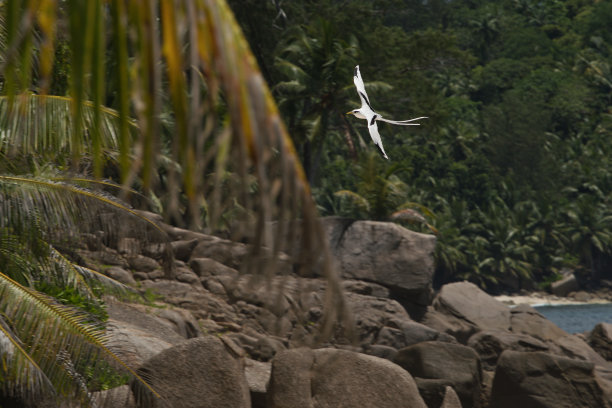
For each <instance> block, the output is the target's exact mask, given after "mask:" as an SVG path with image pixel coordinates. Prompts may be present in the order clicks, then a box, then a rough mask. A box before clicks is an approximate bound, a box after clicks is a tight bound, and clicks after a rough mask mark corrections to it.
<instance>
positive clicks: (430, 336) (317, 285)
mask: <svg viewBox="0 0 612 408" xmlns="http://www.w3.org/2000/svg"><path fill="white" fill-rule="evenodd" d="M158 221H159V220H158ZM323 222H324V225H325V229H326V231H327V235H328V237H329V241H330V245H331V249H332V253H333V255H334V257H335V259H336V260H337V261H338V268H339V269H340V272H341V276H342V278H343V281H342V286H343V289H344V296H345V300H346V304H347V307H348V309H349V310H350V314H349V315H350V316H351V321H350V322H348V321H347V322H339V324H338V327H343V328H344V329H347V330H343V331H342V333H340V332H338V333H335V334H334V335H333V336H332V337H331V338H327V339H323V340H322V339H320V338H319V334H320V330H319V323H320V322H321V319H322V316H323V314H324V313H326V305H325V289H326V281H325V279H323V278H321V277H318V276H316V273H315V274H313V275H312V276H302V275H300V276H298V275H296V274H293V273H292V271H291V267H290V257H287V259H288V261H287V268H281V272H282V273H281V274H279V275H276V276H274V277H265V276H259V275H257V274H253V273H245V268H244V263H245V262H249V257H248V254H249V248H248V246H247V245H245V244H243V243H238V242H232V241H229V240H225V239H221V238H218V237H214V236H210V235H205V234H201V233H196V232H192V231H188V230H182V229H178V228H174V227H170V226H168V225H164V224H163V223H161V222H160V225H162V226H163V228H164V230H165V231H166V233H167V234H168V236H169V238H170V244H169V245H170V248H171V249H172V255H173V260H172V261H171V262H173V264H172V266H173V268H168V267H167V262H168V254H167V248H165V246H164V245H163V244H151V243H147V242H146V241H143V240H141V239H140V238H139V237H138V236H137V235H134V234H132V236H130V234H127V235H128V236H125V237H123V238H119V239H118V240H117V241H116V242H114V243H113V245H112V246H113V248H110V247H108V246H106V245H104V244H103V243H102V241H101V240H100V239H99V237H97V236H95V235H92V236H89V238H88V239H84V240H83V247H82V248H80V249H79V250H78V251H76V252H75V256H76V257H77V258H78V259H79V261H80V262H82V263H83V264H85V265H87V266H89V267H92V268H94V269H97V270H100V271H102V272H104V273H106V274H107V275H108V276H111V277H113V278H114V279H117V280H119V281H121V282H124V283H126V284H128V285H131V286H133V287H134V288H137V290H139V291H141V292H143V293H146V294H147V295H151V294H154V295H155V296H157V298H156V299H155V300H154V301H152V302H150V303H149V304H146V303H144V304H143V303H131V304H128V303H125V302H121V301H113V302H109V303H108V305H109V306H108V312H109V316H110V318H109V321H108V324H107V327H108V332H109V335H110V340H109V346H110V347H111V348H112V349H113V350H116V351H117V352H118V353H119V354H120V356H121V357H122V358H123V359H124V360H125V361H126V362H128V363H129V364H130V365H131V366H133V367H137V368H138V370H137V372H138V373H139V374H140V375H141V376H142V377H143V378H145V379H146V380H147V382H148V383H149V384H150V385H151V387H152V388H153V389H154V390H156V392H157V393H158V394H159V395H160V396H161V398H157V397H154V396H153V395H152V393H151V392H150V391H149V390H148V389H147V387H143V385H142V384H139V383H138V382H134V383H133V384H132V385H131V386H128V385H126V386H123V387H119V388H116V389H113V390H108V391H104V392H103V393H101V394H100V395H98V396H97V398H102V397H105V398H107V399H109V398H110V399H111V400H113V401H115V402H114V403H113V406H135V404H136V401H138V403H140V404H141V406H147V407H157V406H159V407H162V406H170V407H228V408H229V407H232V408H241V407H245V408H246V407H269V408H281V407H288V408H293V407H312V408H323V407H377V408H386V407H389V408H397V407H423V408H425V407H428V408H440V407H443V408H451V407H454V408H456V407H463V408H468V407H477V408H478V407H481V408H485V407H491V408H493V407H495V408H504V407H517V406H523V407H551V408H552V407H555V408H557V407H568V408H569V407H598V408H599V407H612V326H611V325H609V324H600V325H598V326H597V327H596V328H595V329H594V330H593V331H592V332H591V333H589V334H581V335H573V334H568V333H566V332H565V331H563V330H561V329H560V328H559V327H557V326H556V325H554V324H553V323H552V322H550V321H548V320H546V319H545V318H544V317H543V316H542V315H540V314H539V313H538V312H537V311H536V310H535V309H533V308H531V307H529V306H525V305H519V306H517V307H514V308H510V307H508V306H506V305H504V304H502V303H500V302H498V301H497V300H495V299H494V298H493V297H491V296H489V295H487V294H486V293H485V292H483V291H482V290H480V289H479V288H477V287H476V286H475V285H473V284H471V283H468V282H457V283H452V284H448V285H445V286H443V287H442V288H441V290H440V291H439V292H438V293H436V294H434V293H433V291H432V286H431V285H432V277H433V271H434V264H433V251H434V246H435V237H433V236H431V235H427V234H419V233H416V232H412V231H409V230H407V229H404V228H402V227H400V226H398V225H396V224H392V223H382V222H371V221H351V220H345V219H337V218H332V219H323ZM164 262H165V263H166V267H164ZM349 326H350V327H349ZM349 328H350V330H348V329H349Z"/></svg>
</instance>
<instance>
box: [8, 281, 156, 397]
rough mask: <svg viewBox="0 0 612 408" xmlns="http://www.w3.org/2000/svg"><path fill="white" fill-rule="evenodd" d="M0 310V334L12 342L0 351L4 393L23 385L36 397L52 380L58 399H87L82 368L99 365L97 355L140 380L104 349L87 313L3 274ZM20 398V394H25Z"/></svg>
mask: <svg viewBox="0 0 612 408" xmlns="http://www.w3.org/2000/svg"><path fill="white" fill-rule="evenodd" d="M0 313H1V316H2V319H1V320H2V321H1V322H0V326H2V334H3V335H4V338H5V339H8V340H9V341H10V345H9V346H8V347H2V349H0V354H1V357H2V361H3V362H4V363H5V364H4V365H3V366H2V367H0V370H1V375H0V377H2V378H5V379H7V381H3V382H0V387H2V390H3V392H5V393H6V394H8V395H11V394H13V393H15V392H16V391H19V390H21V389H26V390H28V391H29V392H32V393H34V394H33V395H35V394H36V392H37V388H38V387H42V386H45V385H47V384H48V383H50V384H52V385H53V389H54V391H55V392H56V393H57V395H58V397H60V398H62V397H63V398H66V397H68V396H71V395H74V394H77V395H80V399H82V400H83V401H87V399H88V398H89V395H88V394H89V390H88V389H87V388H86V384H85V383H84V378H85V373H84V372H83V370H84V369H85V368H87V369H88V370H93V371H95V370H97V369H100V368H102V366H101V365H100V360H101V359H105V360H106V361H107V362H111V363H112V364H114V365H115V366H117V367H118V368H119V369H122V370H125V371H127V372H128V373H129V374H130V375H132V376H133V377H135V378H140V377H139V376H138V375H137V374H136V373H135V372H134V371H133V370H132V369H130V368H128V367H127V366H125V364H124V363H122V362H121V359H120V358H119V357H118V356H117V355H115V354H114V353H113V352H112V351H111V350H110V349H108V348H107V347H106V337H105V335H104V328H103V327H101V326H99V325H96V324H92V323H90V322H89V316H88V315H86V314H84V313H83V312H80V311H78V310H76V309H73V308H70V307H67V306H63V305H60V304H58V303H56V301H55V300H54V299H53V298H50V297H48V296H45V295H44V294H42V293H39V292H36V291H34V290H32V289H29V288H26V287H24V286H22V285H20V284H19V283H17V282H16V281H14V280H12V279H11V278H10V277H8V276H7V275H5V274H4V273H2V272H0ZM24 316H29V318H28V319H24V318H23V317H24ZM7 326H9V327H10V329H8V328H7ZM58 333H61V334H62V335H61V336H58ZM17 339H19V340H17ZM0 341H2V340H1V339H0ZM5 341H6V340H5ZM19 360H21V361H19ZM82 361H89V362H90V363H89V364H88V365H87V366H83V365H82V364H79V362H82ZM141 381H142V380H141ZM143 383H144V382H143ZM144 384H145V386H146V383H144ZM150 391H151V392H154V391H153V390H152V389H150ZM20 396H21V397H24V395H23V393H21V394H20Z"/></svg>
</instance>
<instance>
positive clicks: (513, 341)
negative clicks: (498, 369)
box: [467, 330, 549, 370]
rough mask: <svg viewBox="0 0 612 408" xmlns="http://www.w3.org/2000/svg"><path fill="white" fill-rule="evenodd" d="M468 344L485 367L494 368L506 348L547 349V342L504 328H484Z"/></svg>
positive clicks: (524, 349) (521, 349) (517, 349)
mask: <svg viewBox="0 0 612 408" xmlns="http://www.w3.org/2000/svg"><path fill="white" fill-rule="evenodd" d="M467 345H468V346H469V347H471V348H473V349H474V350H476V352H477V353H478V355H479V356H480V360H481V361H482V363H483V365H484V368H485V369H487V370H494V369H495V366H496V365H497V360H498V358H499V356H500V355H501V353H502V352H503V351H504V350H516V351H547V350H548V349H549V347H548V346H547V345H546V343H544V342H542V341H540V340H538V339H536V338H534V337H531V336H528V335H526V334H517V333H512V332H508V331H504V330H484V331H481V332H478V333H476V334H474V335H473V336H472V337H470V339H469V340H468V343H467Z"/></svg>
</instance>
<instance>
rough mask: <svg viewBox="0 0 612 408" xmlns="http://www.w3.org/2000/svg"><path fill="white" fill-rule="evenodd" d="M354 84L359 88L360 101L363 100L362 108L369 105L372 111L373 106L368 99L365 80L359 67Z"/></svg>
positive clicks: (354, 76)
mask: <svg viewBox="0 0 612 408" xmlns="http://www.w3.org/2000/svg"><path fill="white" fill-rule="evenodd" d="M353 82H354V83H355V88H357V93H358V94H359V99H361V106H364V105H367V106H368V107H369V108H370V109H372V105H370V99H368V94H367V93H366V90H365V86H364V85H363V79H361V72H359V65H357V66H356V67H355V73H354V74H353ZM372 110H374V109H372Z"/></svg>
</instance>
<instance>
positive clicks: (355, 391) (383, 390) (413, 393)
mask: <svg viewBox="0 0 612 408" xmlns="http://www.w3.org/2000/svg"><path fill="white" fill-rule="evenodd" d="M268 407H269V408H294V407H309V408H335V407H377V408H401V407H405V408H426V405H425V403H424V402H423V399H422V398H421V396H420V395H419V391H418V389H417V387H416V384H415V382H414V379H413V378H412V377H411V376H410V374H408V373H407V372H406V371H405V370H403V369H402V368H401V367H399V366H397V365H395V364H393V363H391V362H390V361H388V360H384V359H381V358H377V357H373V356H368V355H365V354H360V353H354V352H351V351H347V350H337V349H319V350H311V349H304V348H302V349H293V350H287V351H282V352H280V353H278V354H277V355H276V357H275V358H274V360H273V362H272V375H271V378H270V387H269V389H268Z"/></svg>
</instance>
